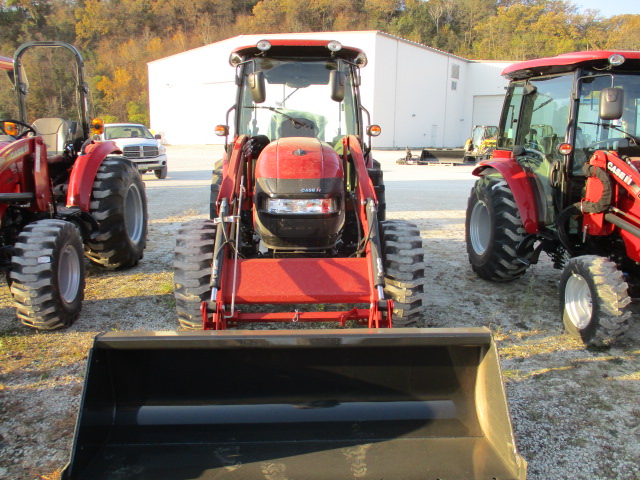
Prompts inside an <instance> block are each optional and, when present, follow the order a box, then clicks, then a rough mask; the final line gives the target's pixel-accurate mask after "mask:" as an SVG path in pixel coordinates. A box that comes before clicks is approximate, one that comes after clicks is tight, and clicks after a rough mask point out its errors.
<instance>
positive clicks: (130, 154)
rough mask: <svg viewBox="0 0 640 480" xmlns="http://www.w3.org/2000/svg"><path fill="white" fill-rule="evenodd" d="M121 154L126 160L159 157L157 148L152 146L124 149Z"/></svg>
mask: <svg viewBox="0 0 640 480" xmlns="http://www.w3.org/2000/svg"><path fill="white" fill-rule="evenodd" d="M122 153H123V154H124V156H125V157H127V158H153V157H157V156H158V155H159V152H158V147H155V146H153V145H144V146H143V145H136V146H133V147H124V149H123V151H122Z"/></svg>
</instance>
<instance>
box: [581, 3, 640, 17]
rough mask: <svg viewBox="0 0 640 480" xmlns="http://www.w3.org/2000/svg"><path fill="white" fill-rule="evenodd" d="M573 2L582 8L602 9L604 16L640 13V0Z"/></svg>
mask: <svg viewBox="0 0 640 480" xmlns="http://www.w3.org/2000/svg"><path fill="white" fill-rule="evenodd" d="M571 3H573V4H574V5H577V6H578V7H580V8H581V9H582V10H586V9H587V8H590V9H592V10H600V13H601V14H602V15H603V16H604V17H613V16H614V15H623V14H625V13H634V14H638V15H640V1H638V0H573V1H571Z"/></svg>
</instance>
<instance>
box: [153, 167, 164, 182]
mask: <svg viewBox="0 0 640 480" xmlns="http://www.w3.org/2000/svg"><path fill="white" fill-rule="evenodd" d="M153 173H155V174H156V178H157V179H159V180H164V179H165V178H167V167H163V168H161V169H160V170H154V171H153Z"/></svg>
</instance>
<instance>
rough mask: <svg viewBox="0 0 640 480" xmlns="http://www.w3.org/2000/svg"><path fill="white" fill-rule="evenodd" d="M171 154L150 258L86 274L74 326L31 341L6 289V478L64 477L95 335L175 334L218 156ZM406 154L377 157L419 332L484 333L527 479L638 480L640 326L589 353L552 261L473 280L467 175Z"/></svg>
mask: <svg viewBox="0 0 640 480" xmlns="http://www.w3.org/2000/svg"><path fill="white" fill-rule="evenodd" d="M168 150H169V152H168V153H169V158H170V162H171V163H170V170H169V177H168V178H167V179H166V180H157V179H155V177H154V176H153V175H149V174H148V175H145V176H144V180H145V184H146V188H147V196H148V200H149V213H150V225H149V242H148V248H147V250H146V252H145V257H144V259H143V260H142V262H141V263H140V265H139V266H138V267H136V268H134V269H132V270H129V271H125V272H104V271H102V270H98V269H96V268H93V267H89V270H88V272H89V273H88V275H89V276H88V280H87V291H86V299H85V302H84V305H83V310H82V313H81V316H80V318H79V320H78V321H77V322H76V323H75V324H74V325H73V326H72V327H70V328H68V329H66V330H64V331H58V332H51V333H39V332H35V331H31V330H29V329H27V328H25V327H22V326H20V325H19V323H18V322H17V321H16V320H15V317H14V312H13V308H12V305H11V298H10V295H9V291H8V288H7V287H6V285H0V422H1V423H0V478H2V479H5V478H6V479H15V480H22V479H28V480H31V479H40V480H53V479H56V478H59V474H60V471H61V469H62V468H63V467H64V465H65V464H66V462H67V460H68V455H69V450H70V447H71V441H72V437H73V428H74V424H75V416H76V413H77V409H78V406H79V402H80V395H81V392H82V382H83V377H84V369H85V364H86V354H87V351H88V349H89V347H90V344H91V339H92V338H93V336H94V335H95V334H96V333H98V332H102V331H109V330H175V329H176V328H177V319H176V314H175V311H174V306H173V294H172V289H173V284H172V269H173V267H172V261H173V248H174V242H175V240H174V236H175V232H176V230H177V227H178V225H179V224H180V223H181V222H183V221H186V220H190V219H193V218H198V217H201V218H204V217H206V215H207V212H208V202H209V182H210V175H211V168H212V164H213V161H214V159H215V158H218V157H219V152H220V151H221V149H220V147H216V146H202V147H178V146H171V147H169V149H168ZM403 155H404V152H402V151H399V152H389V151H384V152H377V155H376V158H377V159H378V160H380V161H381V163H382V166H383V169H384V171H385V183H386V186H387V209H388V210H387V216H388V218H399V219H407V220H410V221H412V222H415V223H416V224H417V225H418V226H419V228H420V230H421V234H422V237H423V239H424V249H425V259H426V263H427V287H426V292H427V293H426V296H425V297H426V303H427V305H428V309H427V315H426V318H425V326H437V327H462V326H482V325H485V326H489V327H491V329H492V331H493V332H494V335H495V338H496V340H497V341H498V347H499V349H500V355H501V363H502V368H503V374H504V381H505V384H506V390H507V396H508V400H509V404H510V410H511V415H512V418H513V424H514V429H515V433H516V437H517V445H518V448H519V451H520V453H521V454H522V455H523V456H524V458H525V459H526V460H527V461H528V462H529V474H528V478H529V479H530V480H553V479H563V480H565V479H576V480H578V479H584V480H587V479H588V480H598V479H601V480H612V479H620V480H631V479H639V478H640V462H639V461H638V459H640V430H639V423H640V422H639V418H640V405H639V403H638V398H639V395H638V394H639V393H640V361H639V358H638V357H639V356H640V350H639V349H638V345H639V342H640V331H639V330H640V326H638V325H637V324H634V325H633V326H632V329H631V331H630V333H629V335H628V340H627V341H626V342H625V343H624V344H622V345H621V346H618V347H615V348H610V349H597V350H585V349H583V348H582V347H581V346H580V345H579V344H577V343H576V342H574V341H572V340H571V339H569V338H568V337H567V336H566V335H565V334H564V333H563V330H562V326H561V323H560V321H559V319H558V306H557V304H558V300H557V286H558V280H559V271H557V270H554V269H553V268H552V266H551V263H550V262H549V261H548V260H543V261H541V263H540V264H538V265H535V266H533V267H532V268H530V269H529V272H528V273H527V274H526V275H525V276H524V277H523V278H521V279H519V280H517V281H515V282H512V283H509V284H493V283H488V282H484V281H482V280H480V279H478V278H477V277H476V276H475V274H473V272H472V271H471V268H470V267H469V264H468V261H467V256H466V251H465V245H464V216H465V208H466V202H467V197H468V194H469V190H470V188H471V186H472V185H473V182H474V179H473V177H472V176H471V173H470V172H471V167H468V166H444V165H443V166H417V165H404V166H400V165H397V164H396V163H395V160H396V159H397V158H399V157H401V156H403ZM3 283H4V282H3ZM634 317H636V318H637V310H636V311H634Z"/></svg>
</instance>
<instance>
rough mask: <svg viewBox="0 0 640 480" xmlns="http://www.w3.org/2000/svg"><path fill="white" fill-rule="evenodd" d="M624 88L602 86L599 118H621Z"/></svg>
mask: <svg viewBox="0 0 640 480" xmlns="http://www.w3.org/2000/svg"><path fill="white" fill-rule="evenodd" d="M623 107H624V90H622V89H621V88H603V89H602V91H601V92H600V118H601V119H602V120H618V119H619V118H622V113H623Z"/></svg>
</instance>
